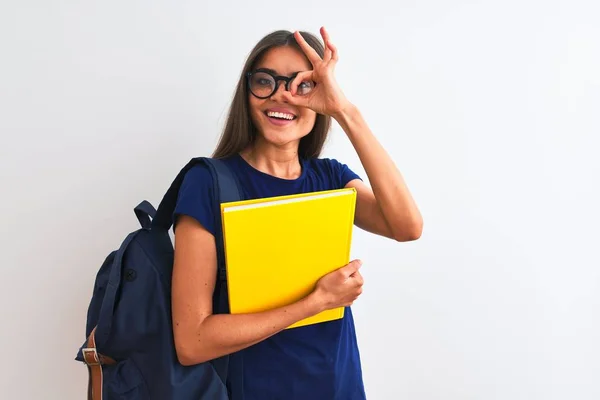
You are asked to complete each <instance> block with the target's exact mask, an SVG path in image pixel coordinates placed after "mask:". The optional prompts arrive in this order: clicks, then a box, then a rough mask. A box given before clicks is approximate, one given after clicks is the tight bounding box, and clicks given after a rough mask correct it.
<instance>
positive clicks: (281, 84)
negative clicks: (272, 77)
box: [271, 80, 287, 103]
mask: <svg viewBox="0 0 600 400" xmlns="http://www.w3.org/2000/svg"><path fill="white" fill-rule="evenodd" d="M286 86H287V82H286V81H284V80H280V81H278V82H276V83H275V91H274V92H273V94H272V95H271V99H272V100H275V101H280V102H283V103H287V100H286V99H285V97H284V96H283V93H284V92H285V91H287V88H286Z"/></svg>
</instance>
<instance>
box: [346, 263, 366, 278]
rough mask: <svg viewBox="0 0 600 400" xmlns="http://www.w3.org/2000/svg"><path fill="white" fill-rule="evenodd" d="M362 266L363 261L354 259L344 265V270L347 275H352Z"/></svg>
mask: <svg viewBox="0 0 600 400" xmlns="http://www.w3.org/2000/svg"><path fill="white" fill-rule="evenodd" d="M361 266H362V261H360V260H353V261H351V262H350V263H348V264H347V265H346V266H345V267H343V271H344V273H345V274H346V276H347V277H350V276H352V274H354V273H355V272H357V271H358V270H359V269H360V267H361Z"/></svg>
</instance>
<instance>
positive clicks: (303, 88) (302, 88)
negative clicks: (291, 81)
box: [298, 81, 313, 94]
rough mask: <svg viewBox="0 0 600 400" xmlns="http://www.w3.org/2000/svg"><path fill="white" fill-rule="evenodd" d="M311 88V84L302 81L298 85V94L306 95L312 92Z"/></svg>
mask: <svg viewBox="0 0 600 400" xmlns="http://www.w3.org/2000/svg"><path fill="white" fill-rule="evenodd" d="M312 88H313V85H312V82H307V81H304V82H301V83H300V84H299V85H298V92H300V93H304V94H306V93H308V92H310V91H311V90H312Z"/></svg>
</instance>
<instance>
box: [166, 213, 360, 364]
mask: <svg viewBox="0 0 600 400" xmlns="http://www.w3.org/2000/svg"><path fill="white" fill-rule="evenodd" d="M359 266H360V265H359V263H350V264H348V266H346V267H343V268H341V269H339V270H338V271H335V273H332V274H329V275H327V276H326V277H325V278H324V279H322V281H319V284H317V289H316V290H315V291H314V292H313V293H311V294H310V295H309V296H307V297H305V298H304V299H302V300H300V301H298V302H296V303H294V304H291V305H289V306H286V307H281V308H277V309H274V310H270V311H265V312H260V313H253V314H237V315H232V314H214V315H213V313H212V308H213V304H212V295H213V291H214V288H215V283H216V279H217V255H216V247H215V239H214V236H213V235H212V234H211V233H210V232H208V231H207V230H206V229H205V228H204V227H202V225H201V224H200V223H198V222H197V221H196V220H195V219H193V218H191V217H188V216H182V217H180V219H179V221H178V224H177V230H176V234H175V261H174V265H173V281H172V313H173V334H174V338H175V348H176V351H177V356H178V358H179V362H180V363H181V364H183V365H193V364H198V363H201V362H204V361H208V360H211V359H214V358H218V357H220V356H223V355H226V354H230V353H233V352H235V351H239V350H241V349H243V348H246V347H248V346H251V345H253V344H255V343H258V342H260V341H262V340H264V339H267V338H268V337H270V336H272V335H274V334H276V333H278V332H280V331H282V330H283V329H285V328H287V327H288V326H290V325H292V324H293V323H295V322H298V321H300V320H302V319H304V318H307V317H310V316H312V315H315V314H318V313H319V312H321V311H324V310H326V309H329V308H334V307H338V306H341V305H350V304H352V302H353V301H354V300H355V299H356V298H357V297H358V295H360V293H361V291H362V288H361V287H362V277H361V276H360V274H359V273H358V272H357V269H358V267H359Z"/></svg>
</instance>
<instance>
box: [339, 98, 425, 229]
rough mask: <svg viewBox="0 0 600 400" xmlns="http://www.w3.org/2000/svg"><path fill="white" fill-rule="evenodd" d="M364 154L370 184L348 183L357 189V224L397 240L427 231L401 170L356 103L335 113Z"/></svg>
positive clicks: (362, 155)
mask: <svg viewBox="0 0 600 400" xmlns="http://www.w3.org/2000/svg"><path fill="white" fill-rule="evenodd" d="M334 118H335V119H336V121H337V122H338V123H339V124H340V126H341V127H342V129H343V130H344V132H345V133H346V135H347V136H348V138H349V139H350V142H351V143H352V145H353V146H354V149H355V150H356V152H357V154H358V157H359V158H360V160H361V162H362V165H363V167H364V168H365V172H366V173H367V176H368V177H369V181H370V182H371V186H372V188H373V189H371V188H369V187H368V186H367V185H366V184H364V183H363V182H362V181H360V180H358V179H355V180H353V181H351V182H349V183H348V185H346V186H352V187H355V188H356V190H357V205H356V225H357V226H359V227H361V228H363V229H365V230H367V231H369V232H373V233H376V234H379V235H383V236H386V237H389V238H392V239H395V240H397V241H410V240H416V239H418V238H419V237H420V236H421V232H422V231H423V219H422V217H421V213H420V212H419V209H418V208H417V205H416V204H415V201H414V200H413V198H412V196H411V194H410V192H409V190H408V187H407V186H406V184H405V182H404V179H403V178H402V175H401V174H400V171H398V168H397V167H396V165H395V164H394V161H393V160H392V159H391V157H390V156H389V154H388V153H387V152H386V151H385V149H384V148H383V146H382V145H381V143H379V141H378V140H377V138H376V137H375V136H374V135H373V133H372V132H371V130H370V129H369V127H368V125H367V123H366V122H365V120H364V119H363V117H362V115H361V113H360V111H359V110H358V109H357V108H356V107H355V106H353V105H349V106H348V107H347V108H345V109H343V110H341V111H340V112H339V113H337V114H335V115H334Z"/></svg>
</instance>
